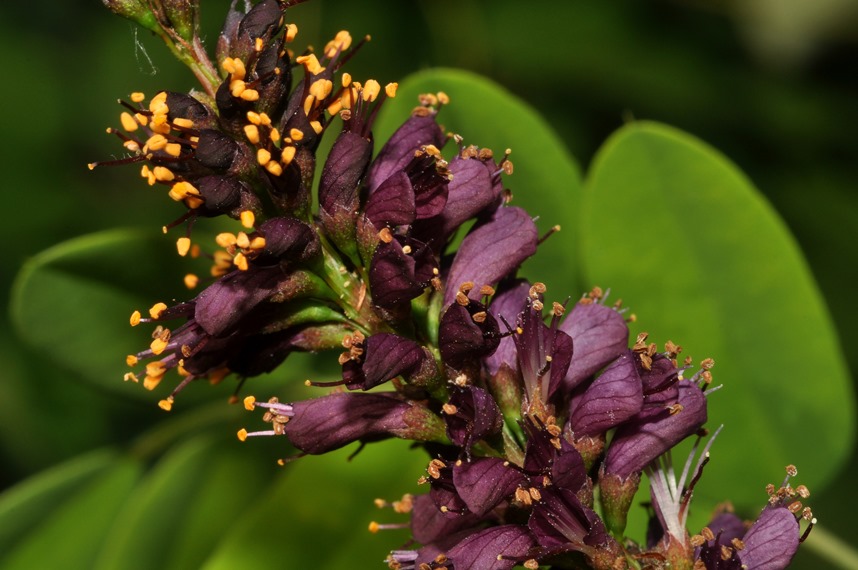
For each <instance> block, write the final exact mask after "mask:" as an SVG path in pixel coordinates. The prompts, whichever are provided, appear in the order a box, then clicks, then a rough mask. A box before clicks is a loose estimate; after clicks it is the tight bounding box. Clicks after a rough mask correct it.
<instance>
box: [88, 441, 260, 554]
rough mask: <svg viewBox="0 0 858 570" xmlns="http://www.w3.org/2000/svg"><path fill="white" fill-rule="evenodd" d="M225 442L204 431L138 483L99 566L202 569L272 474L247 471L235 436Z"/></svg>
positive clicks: (113, 529) (103, 551) (170, 454)
mask: <svg viewBox="0 0 858 570" xmlns="http://www.w3.org/2000/svg"><path fill="white" fill-rule="evenodd" d="M222 427H223V426H222ZM224 431H226V430H224ZM220 433H223V431H220ZM223 443H224V442H223V441H222V440H221V441H219V440H218V439H217V438H215V437H213V436H212V435H201V436H197V437H194V438H191V439H187V440H185V441H183V442H182V443H180V444H179V445H177V446H176V447H174V448H172V449H171V450H170V451H169V452H168V453H167V454H166V455H165V456H164V457H163V458H162V459H161V460H160V461H159V462H158V463H157V464H156V465H155V467H154V468H153V469H152V471H151V472H149V473H147V475H146V477H145V478H144V479H143V480H142V481H141V482H140V484H139V485H138V486H137V487H136V489H135V491H134V493H133V495H132V496H131V498H130V499H129V500H128V502H127V503H126V504H125V506H124V507H123V517H122V524H121V525H116V526H114V527H113V528H112V529H111V532H110V533H109V534H107V536H106V537H105V540H104V545H105V546H104V548H103V550H102V551H101V553H100V554H99V558H98V563H97V564H96V565H95V566H94V567H95V568H103V569H111V568H117V567H120V566H121V567H122V568H127V569H132V568H141V569H147V568H167V567H168V566H169V567H173V568H196V567H199V565H200V563H201V562H202V561H203V560H204V559H205V558H206V556H207V555H208V554H209V552H210V551H211V550H212V549H213V548H214V547H215V546H216V545H217V543H218V542H219V540H218V536H219V535H220V534H221V532H223V531H225V530H226V528H227V527H228V526H229V525H230V524H231V523H232V521H233V519H234V517H235V516H237V515H238V514H240V512H241V511H243V510H244V509H245V508H246V503H248V502H251V501H252V500H253V498H254V497H255V496H256V495H258V494H259V493H260V491H261V490H262V489H264V488H265V486H266V485H265V483H266V479H268V478H269V477H270V470H269V474H266V470H265V469H262V468H261V467H262V465H258V466H257V467H256V468H254V469H248V466H247V458H246V454H244V455H242V454H239V453H236V451H237V448H238V447H239V442H237V441H235V438H233V437H230V438H229V444H228V445H223ZM242 458H243V459H244V461H242Z"/></svg>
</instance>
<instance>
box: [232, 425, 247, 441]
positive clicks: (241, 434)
mask: <svg viewBox="0 0 858 570" xmlns="http://www.w3.org/2000/svg"><path fill="white" fill-rule="evenodd" d="M235 435H237V436H238V441H244V440H246V439H247V430H246V429H244V428H241V429H240V430H238V433H237V434H235Z"/></svg>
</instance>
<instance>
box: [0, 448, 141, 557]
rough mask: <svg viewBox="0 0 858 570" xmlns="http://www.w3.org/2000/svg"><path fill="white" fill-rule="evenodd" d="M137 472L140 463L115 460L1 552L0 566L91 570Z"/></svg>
mask: <svg viewBox="0 0 858 570" xmlns="http://www.w3.org/2000/svg"><path fill="white" fill-rule="evenodd" d="M141 472H142V466H141V465H140V463H139V462H137V461H133V460H120V461H118V462H116V463H114V464H113V466H111V467H110V468H109V469H107V470H106V471H104V472H103V473H101V474H99V475H98V476H97V477H95V478H92V479H90V481H89V482H88V484H87V485H86V486H85V487H83V488H81V489H80V490H79V491H78V492H76V493H74V494H70V495H69V496H68V497H67V498H65V500H59V501H57V502H55V503H54V505H53V509H52V510H51V512H50V514H48V515H47V516H46V517H45V518H44V519H42V521H41V524H39V525H38V526H36V527H35V528H34V530H33V531H32V532H30V533H28V534H27V536H26V537H25V538H24V539H23V540H21V541H19V542H18V543H17V544H16V545H15V547H14V548H12V549H9V550H6V551H5V552H4V553H3V557H2V558H0V567H2V568H4V569H5V570H16V569H19V568H20V569H21V570H31V569H33V568H92V565H93V563H94V562H95V559H96V556H97V554H98V552H99V550H100V549H101V547H102V544H103V541H104V537H105V536H106V535H107V533H108V530H109V529H110V528H111V527H112V526H114V525H116V524H121V523H122V518H121V516H120V513H121V512H122V509H123V507H124V504H125V500H126V498H127V497H128V495H129V493H131V491H132V489H133V488H134V485H135V484H136V483H137V480H138V479H139V477H140V475H141Z"/></svg>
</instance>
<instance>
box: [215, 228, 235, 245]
mask: <svg viewBox="0 0 858 570" xmlns="http://www.w3.org/2000/svg"><path fill="white" fill-rule="evenodd" d="M215 243H217V244H218V245H219V246H221V247H222V248H227V247H229V246H231V245H234V244H235V234H233V233H230V232H223V233H219V234H218V235H217V236H216V237H215Z"/></svg>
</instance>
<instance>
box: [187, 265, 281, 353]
mask: <svg viewBox="0 0 858 570" xmlns="http://www.w3.org/2000/svg"><path fill="white" fill-rule="evenodd" d="M287 278H288V276H287V274H285V273H284V272H283V270H282V269H280V268H279V267H272V268H251V269H250V270H248V271H233V272H232V273H230V274H228V275H225V276H224V277H222V278H220V279H219V280H217V281H215V282H214V283H213V284H211V285H209V286H208V287H207V288H206V289H205V290H203V292H202V293H200V294H199V295H198V296H197V298H196V309H195V311H194V318H195V319H196V321H197V323H199V325H200V326H201V327H203V329H205V331H206V332H207V333H209V334H210V335H212V336H223V335H225V334H227V333H229V332H231V331H232V330H234V329H235V327H236V326H237V325H238V323H239V321H240V320H241V318H242V317H244V316H245V315H247V314H248V313H249V312H250V311H251V310H252V309H253V308H254V307H256V306H257V305H259V304H260V303H262V302H263V301H265V300H266V299H268V298H269V297H271V295H273V294H274V293H275V292H276V291H277V289H278V286H279V284H280V283H281V282H282V281H285V280H287Z"/></svg>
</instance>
